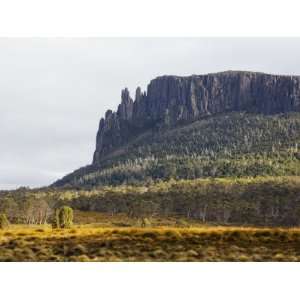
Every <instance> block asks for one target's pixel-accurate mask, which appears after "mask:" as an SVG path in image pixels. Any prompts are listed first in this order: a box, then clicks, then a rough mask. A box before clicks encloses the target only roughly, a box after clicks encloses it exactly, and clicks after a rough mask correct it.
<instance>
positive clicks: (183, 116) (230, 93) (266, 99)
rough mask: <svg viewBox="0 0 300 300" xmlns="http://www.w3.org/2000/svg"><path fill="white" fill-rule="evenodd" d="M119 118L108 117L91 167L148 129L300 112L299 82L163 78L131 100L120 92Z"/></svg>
mask: <svg viewBox="0 0 300 300" xmlns="http://www.w3.org/2000/svg"><path fill="white" fill-rule="evenodd" d="M121 99H122V100H121V104H120V105H119V107H118V110H117V112H112V111H111V110H109V111H107V112H106V114H105V118H104V119H101V121H100V124H99V130H98V133H97V141H96V151H95V153H94V158H93V164H94V165H97V164H99V163H100V162H101V160H102V159H104V158H105V156H106V155H107V154H109V153H111V152H112V151H115V150H116V149H118V148H119V147H121V146H122V145H125V144H126V143H128V141H130V139H131V138H132V137H135V136H136V135H137V134H139V133H141V132H143V131H144V130H147V129H150V128H157V127H159V126H162V127H173V126H176V125H178V124H181V123H189V122H193V121H195V120H197V119H200V118H201V117H205V116H208V115H213V114H218V113H224V112H231V111H245V112H254V113H262V114H274V113H285V112H289V111H300V77H299V76H280V75H269V74H264V73H255V72H239V71H228V72H222V73H216V74H207V75H192V76H188V77H179V76H162V77H158V78H156V79H154V80H152V81H151V82H150V84H149V85H148V88H147V92H144V93H142V91H141V89H140V88H137V90H136V95H135V100H134V101H133V100H132V98H131V97H130V94H129V91H128V90H127V89H125V90H123V91H122V94H121Z"/></svg>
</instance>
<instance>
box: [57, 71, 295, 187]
mask: <svg viewBox="0 0 300 300" xmlns="http://www.w3.org/2000/svg"><path fill="white" fill-rule="evenodd" d="M299 142H300V77H299V76H282V75H269V74H264V73H256V72H241V71H227V72H221V73H215V74H207V75H192V76H188V77H180V76H162V77H158V78H156V79H154V80H152V81H151V82H150V84H149V85H148V87H147V92H142V91H141V89H140V88H137V89H136V93H135V99H134V100H133V99H132V98H131V96H130V93H129V91H128V89H124V90H123V91H122V93H121V103H120V105H119V106H118V108H117V111H116V112H113V111H112V110H108V111H107V112H106V114H105V118H102V119H101V120H100V123H99V129H98V133H97V138H96V150H95V152H94V157H93V162H92V164H91V165H89V166H86V167H84V168H81V169H79V170H76V171H74V172H73V173H71V174H69V175H67V176H65V177H64V178H62V179H61V180H59V181H57V182H56V183H54V186H64V185H72V186H94V185H106V184H122V183H137V182H145V181H151V180H156V179H169V178H198V177H222V176H256V175H297V172H298V167H299V158H300V154H299V152H298V144H299Z"/></svg>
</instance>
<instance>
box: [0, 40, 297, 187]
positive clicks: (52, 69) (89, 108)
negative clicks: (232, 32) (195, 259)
mask: <svg viewBox="0 0 300 300" xmlns="http://www.w3.org/2000/svg"><path fill="white" fill-rule="evenodd" d="M224 70H251V71H262V72H269V73H280V74H294V75H299V74H300V39H295V38H294V39H287V38H278V39H263V38H259V39H250V38H245V39H238V38H235V39H232V38H219V39H216V38H215V39H207V38H205V39H204V38H198V39H196V38H192V39H174V38H157V39H149V38H148V39H141V38H130V39H125V38H119V39H116V38H114V39H101V38H99V39H87V38H86V39H61V38H60V39H46V38H45V39H37V38H36V39H5V38H2V39H0V141H1V142H0V143H1V144H0V189H11V188H16V187H19V186H30V187H38V186H44V185H48V184H50V183H52V182H54V181H55V180H56V179H58V178H60V177H62V176H63V175H65V174H67V173H69V172H71V171H73V170H75V169H77V168H79V167H81V166H84V165H87V164H89V163H91V161H92V156H93V151H94V148H95V139H96V132H97V129H98V123H99V119H100V117H102V116H103V115H104V113H105V111H106V110H107V109H113V110H115V109H116V107H117V105H118V103H119V102H120V94H121V89H123V88H124V87H128V88H129V89H130V91H131V94H132V96H133V95H134V93H135V88H136V87H137V86H141V87H142V89H146V87H147V84H148V83H149V81H150V80H151V79H153V78H155V77H156V76H160V75H191V74H203V73H210V72H217V71H224Z"/></svg>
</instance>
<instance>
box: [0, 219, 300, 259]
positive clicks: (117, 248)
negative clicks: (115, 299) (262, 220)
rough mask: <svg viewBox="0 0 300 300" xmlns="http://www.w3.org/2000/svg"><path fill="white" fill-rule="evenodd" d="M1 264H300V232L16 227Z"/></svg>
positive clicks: (1, 249)
mask: <svg viewBox="0 0 300 300" xmlns="http://www.w3.org/2000/svg"><path fill="white" fill-rule="evenodd" d="M0 261H300V228H290V229H279V228H278V229H272V228H250V227H244V228H243V227H197V228H194V227H191V228H175V227H153V228H138V227H130V228H121V227H116V228H97V227H91V226H80V225H77V226H74V227H73V228H72V229H65V230H62V229H59V230H52V229H51V228H50V227H48V226H28V227H25V226H12V227H11V228H10V229H7V230H1V231H0Z"/></svg>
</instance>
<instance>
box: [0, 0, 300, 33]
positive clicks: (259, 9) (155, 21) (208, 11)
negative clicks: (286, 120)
mask: <svg viewBox="0 0 300 300" xmlns="http://www.w3.org/2000/svg"><path fill="white" fill-rule="evenodd" d="M299 5H300V4H299V1H298V0H285V1H279V0H272V1H271V0H205V1H204V0H151V1H150V0H105V1H104V0H51V1H50V0H26V1H24V0H1V1H0V36H11V37H29V36H34V37H45V36H47V37H57V36H59V37H61V36H63V37H83V36H90V37H92V36H102V37H107V36H108V37H109V36H117V37H119V36H143V37H145V36H176V37H178V36H299V35H300V26H299V11H300V10H299Z"/></svg>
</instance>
